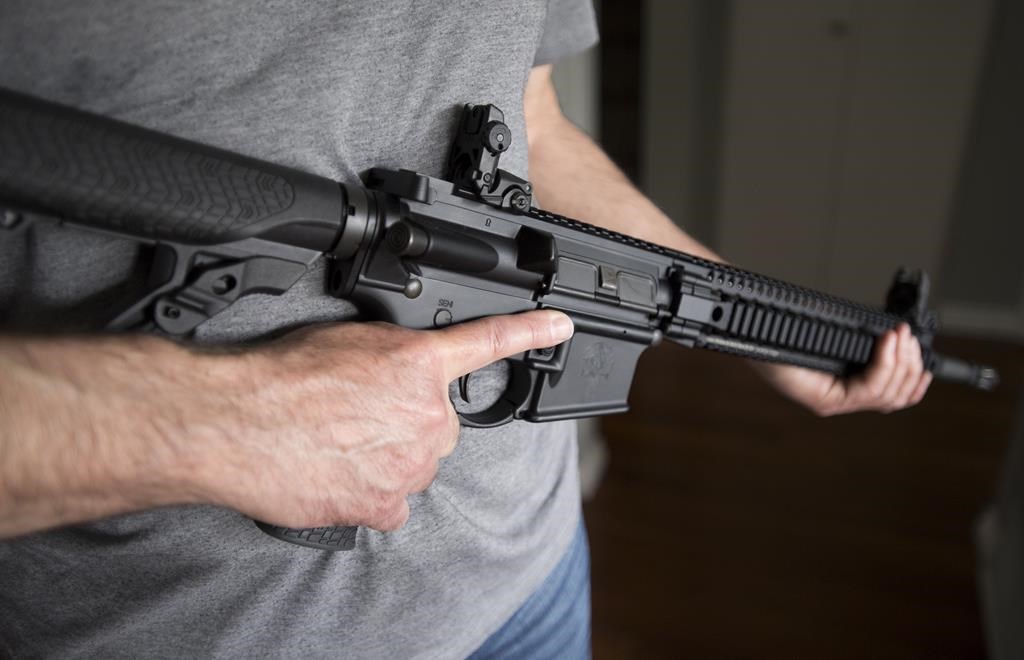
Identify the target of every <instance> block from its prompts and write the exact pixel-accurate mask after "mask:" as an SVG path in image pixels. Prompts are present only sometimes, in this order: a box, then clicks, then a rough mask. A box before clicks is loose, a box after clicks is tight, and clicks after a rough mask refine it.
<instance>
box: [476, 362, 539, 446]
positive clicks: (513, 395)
mask: <svg viewBox="0 0 1024 660" xmlns="http://www.w3.org/2000/svg"><path fill="white" fill-rule="evenodd" d="M508 364H509V374H508V385H506V386H505V391H504V392H502V394H501V397H500V398H499V399H498V400H497V401H495V402H494V405H492V406H491V407H490V408H488V409H487V410H481V411H479V412H474V413H459V414H458V415H459V423H460V424H462V425H463V426H468V427H470V428H474V429H488V428H494V427H495V426H502V425H504V424H508V423H509V422H511V421H512V420H514V419H516V413H517V412H519V411H520V410H522V408H523V407H524V406H525V405H526V403H527V401H529V399H530V392H532V391H533V374H532V373H531V371H530V368H529V367H527V366H526V365H525V364H523V363H521V362H511V361H510V362H509V363H508Z"/></svg>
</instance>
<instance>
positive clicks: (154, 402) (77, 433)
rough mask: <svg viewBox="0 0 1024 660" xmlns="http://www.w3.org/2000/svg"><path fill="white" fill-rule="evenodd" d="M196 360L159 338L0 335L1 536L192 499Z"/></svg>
mask: <svg viewBox="0 0 1024 660" xmlns="http://www.w3.org/2000/svg"><path fill="white" fill-rule="evenodd" d="M190 362H191V358H190V354H189V353H188V352H187V351H186V350H184V349H182V348H180V347H178V346H175V345H174V344H171V343H170V342H166V341H163V340H159V339H156V338H153V337H123V336H122V337H96V338H88V339H82V338H19V337H3V338H0V537H6V536H12V535H16V534H22V533H26V532H31V531H35V530H39V529H44V528H47V527H53V526H56V525H62V524H68V523H73V522H79V521H83V520H89V519H95V518H100V517H105V516H109V515H114V514H117V513H123V512H126V511H132V510H137V509H142V508H147V507H152V506H159V505H163V504H172V503H177V502H185V501H189V500H190V499H191V494H190V492H189V487H188V486H187V485H186V481H187V480H186V479H185V475H187V473H188V471H189V470H188V467H187V466H188V459H189V457H188V452H187V449H186V447H185V446H184V445H183V444H182V442H181V439H180V438H181V432H182V429H181V428H179V426H180V420H176V419H175V417H176V415H177V412H176V411H177V407H176V404H177V402H179V401H180V400H181V398H182V396H183V393H184V392H185V391H186V390H187V388H189V387H191V386H193V384H190V383H189V380H188V369H189V364H190Z"/></svg>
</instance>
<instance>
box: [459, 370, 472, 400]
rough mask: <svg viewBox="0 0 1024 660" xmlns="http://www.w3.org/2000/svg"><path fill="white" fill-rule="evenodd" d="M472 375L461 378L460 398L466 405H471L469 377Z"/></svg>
mask: <svg viewBox="0 0 1024 660" xmlns="http://www.w3.org/2000/svg"><path fill="white" fill-rule="evenodd" d="M472 375H473V374H471V373H469V374H466V375H465V376H460V377H459V397H460V398H461V399H462V400H463V401H465V402H466V403H470V401H469V377H470V376H472Z"/></svg>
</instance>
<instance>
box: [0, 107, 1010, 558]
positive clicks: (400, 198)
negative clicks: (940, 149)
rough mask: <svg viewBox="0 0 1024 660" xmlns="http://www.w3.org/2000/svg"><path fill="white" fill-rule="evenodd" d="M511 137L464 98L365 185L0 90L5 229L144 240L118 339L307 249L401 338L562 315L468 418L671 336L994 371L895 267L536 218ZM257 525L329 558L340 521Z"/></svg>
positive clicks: (205, 309) (198, 318) (759, 353)
mask: <svg viewBox="0 0 1024 660" xmlns="http://www.w3.org/2000/svg"><path fill="white" fill-rule="evenodd" d="M511 139H512V135H511V133H510V131H509V129H508V127H507V126H506V125H505V124H504V122H503V115H502V113H501V112H500V111H499V110H498V109H497V108H496V107H494V106H492V105H488V106H472V107H471V106H466V108H465V109H464V110H463V113H462V117H461V121H460V125H459V128H458V131H457V135H456V138H455V140H454V143H453V145H452V148H451V152H450V154H449V158H448V167H447V173H446V176H445V180H442V179H435V178H431V177H427V176H424V175H421V174H417V173H415V172H411V171H408V170H398V171H393V170H385V169H373V170H370V171H369V173H368V174H367V176H366V177H365V183H366V186H365V187H363V186H358V185H350V184H341V183H339V182H337V181H332V180H330V179H327V178H324V177H320V176H315V175H313V174H309V173H306V172H300V171H298V170H295V169H291V168H288V167H283V166H280V165H275V164H273V163H268V162H265V161H260V160H256V159H254V158H249V157H246V156H243V155H240V154H236V153H231V152H228V151H224V150H221V149H216V148H213V147H209V146H205V145H201V144H197V143H194V142H189V141H186V140H182V139H178V138H175V137H171V136H168V135H163V134H161V133H157V132H155V131H150V130H147V129H143V128H140V127H137V126H131V125H129V124H125V123H122V122H119V121H115V120H112V119H108V118H104V117H100V116H97V115H94V114H90V113H86V112H81V111H78V110H75V109H72V108H68V107H65V106H61V105H57V104H53V103H49V102H46V101H42V100H38V99H34V98H31V97H28V96H24V95H21V94H16V93H13V92H8V91H4V90H0V212H2V216H0V227H3V228H6V229H7V230H8V231H18V230H19V229H20V228H21V227H24V226H25V225H27V224H28V223H30V222H32V221H34V220H38V219H50V220H52V219H56V220H58V221H62V222H68V223H74V224H77V225H83V226H86V227H90V228H93V229H98V230H101V231H105V232H113V233H116V234H119V235H124V236H129V237H131V238H134V239H136V240H139V241H143V242H145V243H147V244H149V245H151V246H152V247H153V250H154V259H153V265H152V270H151V273H150V277H149V284H150V287H149V288H148V290H147V291H146V292H145V293H144V295H142V296H141V297H139V299H138V300H137V301H136V302H134V303H133V304H131V305H130V306H128V308H127V309H125V310H124V311H123V312H122V313H120V314H118V315H117V316H116V317H115V318H112V319H111V320H110V322H109V324H107V328H109V329H113V330H142V331H150V332H159V333H163V334H166V335H170V336H177V337H185V336H188V335H189V334H190V333H191V332H192V331H193V330H195V329H196V328H197V327H198V326H199V325H200V324H202V323H203V322H204V321H206V320H207V319H209V318H211V317H212V316H214V315H216V314H217V313H219V312H221V311H222V310H223V309H225V308H226V307H228V306H229V305H231V303H233V302H234V301H235V300H237V299H238V298H239V297H241V296H244V295H246V294H249V293H254V292H260V293H271V294H279V293H282V292H284V291H286V290H287V289H288V288H289V287H290V286H292V284H294V283H295V282H296V281H297V280H298V279H299V278H300V277H301V276H302V275H303V273H305V272H306V269H307V268H308V267H309V266H310V265H311V264H313V263H314V262H315V261H316V260H317V259H319V258H320V257H322V256H325V257H327V259H328V260H329V264H330V267H329V269H328V278H327V282H326V290H327V292H328V293H329V294H330V295H333V296H338V297H342V298H346V299H349V300H351V301H353V302H354V303H356V304H357V305H358V306H359V308H360V309H361V310H362V311H363V312H364V313H365V314H367V315H369V316H372V317H376V318H379V319H382V320H386V321H390V322H392V323H396V324H398V325H402V326H405V327H408V328H417V329H426V328H438V327H443V326H446V325H449V324H451V323H455V322H460V321H467V320H471V319H477V318H481V317H485V316H491V315H496V314H510V313H515V312H522V311H526V310H531V309H538V308H550V309H557V310H561V311H563V312H565V313H566V314H568V315H569V316H570V317H571V318H572V320H573V322H574V324H575V327H576V333H575V335H574V336H573V337H572V339H571V340H569V341H567V342H565V343H563V344H561V345H559V346H557V347H555V348H551V349H543V350H532V351H528V352H526V353H524V354H521V355H518V356H516V357H514V358H512V359H511V360H510V361H509V363H510V369H509V372H510V375H509V382H508V386H507V388H506V390H505V392H504V394H503V395H502V396H501V398H500V399H499V400H498V401H497V402H496V403H495V404H494V405H493V406H492V407H490V408H489V409H487V410H484V411H482V412H476V413H471V414H461V415H460V420H461V422H462V424H464V425H466V426H474V427H489V426H497V425H501V424H505V423H508V422H510V421H512V420H514V419H519V420H527V421H530V422H545V421H550V420H558V419H570V418H577V417H588V416H593V415H604V414H610V413H617V412H623V411H625V410H626V409H627V403H626V399H627V396H628V394H629V388H630V385H631V383H632V380H633V371H634V369H635V367H636V362H637V359H638V358H639V357H640V353H641V352H643V350H644V349H645V348H647V347H648V346H651V345H654V344H657V343H658V342H660V341H661V340H662V339H663V338H666V337H667V338H668V339H671V340H672V341H675V342H677V343H680V344H683V345H684V346H690V347H699V348H709V349H713V350H717V351H722V352H726V353H732V354H734V355H740V356H744V357H751V358H756V359H760V360H769V361H772V362H782V363H788V364H794V365H799V366H802V367H809V368H811V369H817V370H820V371H825V372H829V373H833V374H837V375H850V374H852V373H855V372H857V371H859V370H861V369H863V368H864V366H865V365H866V364H867V363H868V362H869V361H870V359H871V355H872V351H873V348H874V345H875V341H876V339H877V338H878V336H879V335H881V334H882V333H884V332H885V331H886V330H889V329H891V328H894V327H896V326H897V325H898V324H899V323H901V322H907V323H909V324H910V326H911V328H912V329H913V332H914V334H915V335H916V336H917V338H918V340H919V341H920V343H921V350H922V357H923V359H924V364H925V367H926V368H927V369H929V370H930V371H931V372H932V373H933V374H934V375H935V377H936V378H937V379H939V380H947V381H954V382H961V383H967V384H970V385H973V386H975V387H979V388H982V389H991V388H992V387H994V386H995V384H996V383H997V381H998V377H997V375H996V372H995V371H994V370H993V369H991V368H988V367H982V366H979V365H976V364H973V363H969V362H965V361H962V360H958V359H955V358H949V357H944V356H941V355H938V354H936V353H935V352H934V351H933V350H932V338H933V337H934V335H935V332H936V328H937V323H936V318H935V315H934V314H933V313H932V312H930V311H928V309H927V307H926V302H927V295H928V280H927V278H926V277H925V276H924V274H922V273H920V272H910V271H906V270H901V271H900V272H899V273H897V275H896V279H895V282H894V283H893V285H892V288H891V290H890V291H889V295H888V299H887V303H886V308H885V310H882V309H877V308H872V307H867V306H864V305H859V304H856V303H852V302H849V301H846V300H842V299H840V298H836V297H833V296H830V295H827V294H824V293H818V292H815V291H811V290H809V289H805V288H802V287H798V286H795V285H792V284H787V283H785V282H781V281H778V280H774V279H771V278H768V277H764V276H761V275H757V274H754V273H750V272H747V271H743V270H740V269H737V268H733V267H731V266H725V265H722V264H718V263H713V262H710V261H706V260H704V259H699V258H697V257H694V256H691V255H688V254H684V253H681V252H677V251H675V250H671V249H668V248H665V247H661V246H659V245H653V244H651V243H647V242H645V241H641V240H637V239H635V238H631V237H629V236H624V235H622V234H618V233H616V232H613V231H609V230H606V229H601V228H600V227H594V226H592V225H588V224H585V223H582V222H579V221H577V220H573V219H570V218H566V217H562V216H559V215H555V214H553V213H548V212H546V211H542V210H539V209H537V208H533V206H532V203H531V202H532V189H531V186H530V184H529V182H527V181H524V180H522V179H519V178H517V177H515V176H513V175H511V174H509V173H507V172H505V171H503V170H501V169H499V168H498V160H499V158H500V156H501V154H502V153H503V152H504V151H506V150H507V149H508V147H509V146H510V144H511ZM460 385H461V386H462V387H461V390H462V392H463V396H464V397H465V391H466V390H465V379H463V380H462V381H461V383H460ZM261 527H262V528H263V529H264V530H265V531H268V532H269V533H271V534H273V535H274V536H277V537H278V538H283V539H285V540H289V541H292V542H296V543H299V544H301V545H309V546H312V547H318V548H325V549H334V550H337V549H348V548H351V547H352V546H353V544H354V541H355V531H356V528H354V527H350V528H345V527H321V528H314V529H305V530H290V529H285V528H280V527H273V526H269V525H263V524H261Z"/></svg>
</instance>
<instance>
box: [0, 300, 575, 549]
mask: <svg viewBox="0 0 1024 660" xmlns="http://www.w3.org/2000/svg"><path fill="white" fill-rule="evenodd" d="M571 334H572V322H571V321H570V320H569V319H568V317H566V316H565V315H563V314H560V313H557V312H548V311H541V312H530V313H525V314H518V315H515V316H503V317H492V318H488V319H483V320H479V321H473V322H468V323H463V324H460V325H457V326H453V327H451V328H447V329H444V330H439V331H415V330H405V329H402V328H398V327H395V326H391V325H386V324H362V323H346V324H336V325H321V326H315V327H309V328H305V329H302V330H299V331H296V332H293V333H291V334H289V335H287V336H286V337H284V338H282V339H281V340H279V341H276V342H273V343H269V344H266V345H263V346H261V347H258V348H255V349H249V350H245V351H234V352H227V353H225V352H198V351H189V350H186V349H183V348H181V347H179V346H176V345H173V344H170V343H169V342H166V341H163V340H159V339H156V338H153V337H138V336H136V337H123V336H122V337H98V338H92V339H68V338H62V339H15V338H7V339H2V340H0V373H2V374H3V375H2V376H0V413H2V414H0V537H2V536H11V535H15V534H20V533H25V532H30V531H34V530H38V529H44V528H46V527H51V526H54V525H58V524H64V523H70V522H77V521H82V520H88V519H94V518H98V517H102V516H108V515H113V514H116V513H122V512H127V511H132V510H138V509H142V508H149V507H153V506H159V505H167V504H180V503H189V502H192V503H200V502H202V503H212V504H220V505H224V506H229V507H232V508H234V509H237V510H239V511H241V512H243V513H246V514H248V515H250V516H252V517H254V518H258V519H260V520H265V521H267V522H269V523H273V524H278V525H286V526H290V527H311V526H319V525H332V524H355V525H367V526H370V527H373V528H375V529H380V530H393V529H397V528H398V527H401V526H402V525H403V524H404V523H405V521H406V519H407V518H408V515H409V507H408V504H407V502H406V497H407V496H408V495H409V494H410V493H415V492H418V491H421V490H423V489H425V488H426V487H427V485H429V484H430V482H431V481H432V480H433V478H434V475H435V473H436V471H437V466H438V461H439V460H440V459H441V458H443V457H444V456H447V455H448V454H450V453H451V452H452V451H453V450H454V448H455V443H456V440H457V438H458V433H459V424H458V420H457V417H456V414H455V411H454V409H453V407H452V404H451V402H450V401H449V399H448V383H449V382H450V381H452V380H454V379H456V378H458V377H459V376H461V375H463V374H465V373H468V372H470V371H473V370H476V369H478V368H480V367H483V366H484V365H487V364H489V363H491V362H495V361H497V360H501V359H504V358H506V357H509V356H511V355H515V354H517V353H521V352H523V351H526V350H529V349H532V348H542V347H547V346H552V345H555V344H558V343H560V342H562V341H564V340H565V339H567V338H568V337H569V336H570V335H571Z"/></svg>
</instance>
